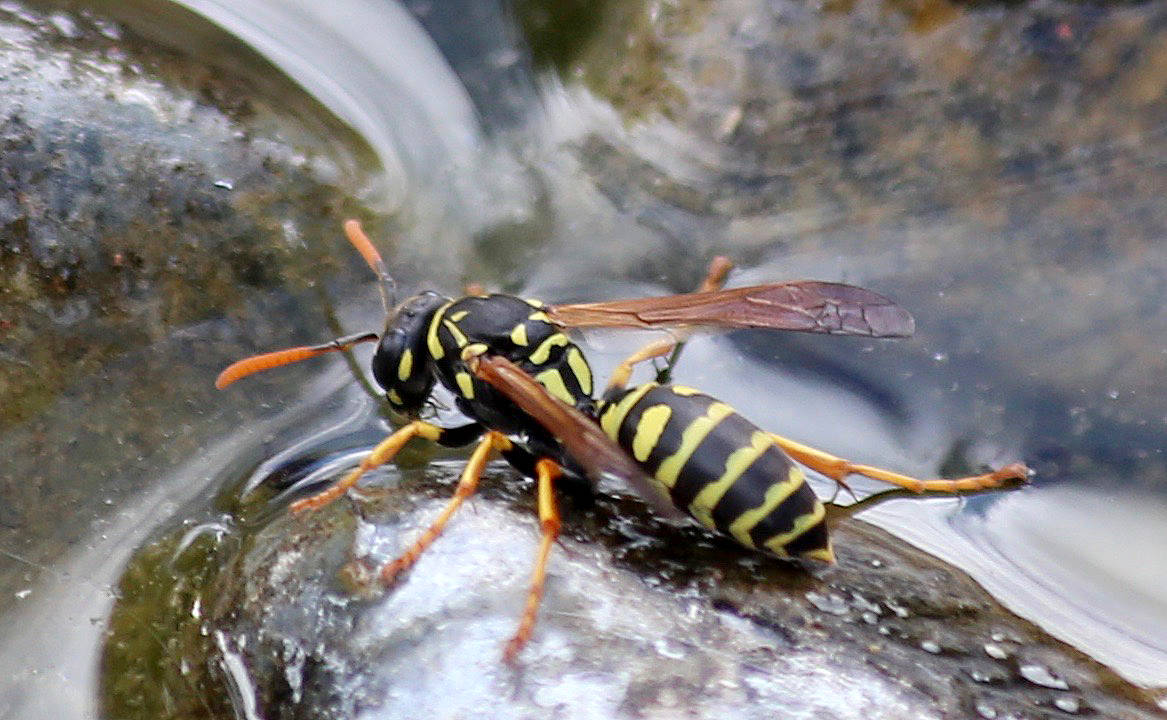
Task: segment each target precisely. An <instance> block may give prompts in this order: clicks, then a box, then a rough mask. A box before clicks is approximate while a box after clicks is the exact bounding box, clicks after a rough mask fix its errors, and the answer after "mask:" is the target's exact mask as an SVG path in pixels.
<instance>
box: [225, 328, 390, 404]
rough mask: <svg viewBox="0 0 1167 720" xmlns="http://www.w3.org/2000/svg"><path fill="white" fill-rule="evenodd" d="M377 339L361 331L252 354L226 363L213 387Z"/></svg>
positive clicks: (375, 335) (371, 334) (376, 336)
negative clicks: (355, 333)
mask: <svg viewBox="0 0 1167 720" xmlns="http://www.w3.org/2000/svg"><path fill="white" fill-rule="evenodd" d="M377 340H378V335H377V334H376V333H361V334H359V335H349V336H347V337H342V338H337V339H335V340H330V341H329V342H326V343H324V344H323V345H303V346H301V347H294V348H287V349H285V350H276V351H274V352H268V353H263V354H261V355H252V356H251V357H247V358H243V359H242V360H236V361H235V362H233V363H231V364H230V365H228V366H227V367H226V369H224V370H223V372H221V373H219V377H217V378H215V387H216V388H217V389H219V390H222V389H223V388H225V387H227V386H228V385H230V384H231V383H233V382H235V381H236V380H238V379H239V378H242V377H247V376H248V375H253V374H255V373H257V372H263V371H264V370H270V369H272V368H275V367H280V366H281V365H291V364H292V363H296V362H300V361H301V360H307V359H308V358H312V357H316V356H317V355H324V354H325V353H330V352H336V351H338V350H347V349H348V348H350V347H352V346H353V345H356V344H358V343H364V342H376V341H377Z"/></svg>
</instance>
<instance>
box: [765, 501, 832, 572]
mask: <svg viewBox="0 0 1167 720" xmlns="http://www.w3.org/2000/svg"><path fill="white" fill-rule="evenodd" d="M826 514H827V508H826V507H825V506H824V505H823V504H822V503H821V502H816V503H815V504H814V510H811V511H810V512H808V513H807V514H805V515H799V516H798V517H797V518H796V519H795V520H794V527H793V528H791V529H790V530H789V531H788V532H784V533H782V534H780V535H775V536H774V537H772V538H770V539H769V540H766V541H765V542H764V543H762V547H764V548H766V549H767V550H769V551H770V552H772V553H774V554H775V555H777V556H779V557H789V556H790V553H789V552H788V551H787V550H786V546H787V545H789V544H790V543H792V542H794V540H795V539H797V538H798V536H799V535H802V534H803V533H805V532H806V531H807V530H810V529H811V528H812V527H814V526H815V525H818V524H819V523H820V522H822V519H823V516H824V515H826ZM827 552H828V553H829V556H825V555H824V554H823V553H821V552H820V551H815V553H805V554H806V555H807V557H815V558H817V559H820V560H825V561H826V562H834V558H835V553H834V552H832V551H831V549H830V546H829V545H828V546H827ZM816 553H817V554H816ZM828 557H829V559H828Z"/></svg>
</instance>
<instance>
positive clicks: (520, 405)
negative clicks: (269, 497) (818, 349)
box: [215, 220, 1029, 662]
mask: <svg viewBox="0 0 1167 720" xmlns="http://www.w3.org/2000/svg"><path fill="white" fill-rule="evenodd" d="M344 230H345V235H346V237H347V238H348V240H349V242H350V243H351V244H352V245H353V246H354V247H355V248H356V249H357V250H358V251H359V252H360V253H361V255H362V257H363V258H364V259H365V262H366V264H367V265H368V266H369V267H370V268H371V269H372V270H373V272H374V273H375V274H376V275H377V276H378V279H379V281H380V282H379V288H380V292H381V300H382V305H383V306H384V309H385V312H386V318H387V319H386V323H385V327H384V329H383V330H382V331H381V332H380V333H373V332H367V333H361V334H357V335H350V336H346V337H341V338H337V339H335V340H332V341H330V342H327V343H324V344H321V345H312V346H304V347H295V348H289V349H285V350H279V351H275V352H270V353H264V354H261V355H256V356H253V357H249V358H245V359H243V360H240V361H238V362H235V363H233V364H232V365H230V366H229V367H227V368H226V369H225V370H223V372H222V373H221V374H220V375H219V377H218V379H217V380H216V383H215V384H216V387H218V388H220V389H222V388H224V387H226V386H227V385H229V384H231V383H233V382H235V381H236V380H238V379H240V378H242V377H244V376H247V375H250V374H252V373H256V372H260V371H263V370H268V369H271V368H274V367H277V366H281V365H286V364H289V363H293V362H298V361H300V360H304V359H307V358H311V357H316V356H319V355H323V354H326V353H331V352H336V351H341V350H347V349H348V348H351V347H352V346H354V345H357V344H360V343H366V342H376V343H377V346H376V349H375V351H374V353H373V358H372V373H373V377H374V379H375V380H376V382H377V384H378V385H380V387H381V388H382V389H383V390H384V392H385V396H386V398H387V399H388V402H389V405H390V406H391V407H392V408H393V410H394V411H396V412H397V413H398V414H400V415H402V416H404V417H405V418H408V422H407V423H405V424H404V425H403V426H401V427H400V428H399V429H397V430H396V431H395V432H393V433H392V434H391V435H390V436H389V437H387V438H386V439H385V440H384V441H382V442H381V443H380V444H378V445H377V446H376V447H375V448H374V449H373V450H372V451H371V452H370V453H369V454H368V455H367V456H365V458H364V459H363V460H362V461H361V462H360V464H359V465H358V466H357V467H355V468H353V469H352V470H351V471H350V472H349V473H348V474H346V475H345V476H343V477H342V478H341V479H340V480H338V481H336V482H335V483H333V484H332V485H331V486H329V487H327V488H325V489H324V490H321V491H319V492H317V493H316V494H314V495H311V496H309V497H305V498H302V499H300V500H297V501H295V502H293V503H292V504H291V511H292V512H293V513H300V512H304V511H308V510H315V509H319V508H321V507H324V506H325V505H327V504H328V503H330V502H332V501H333V500H335V499H337V498H339V497H341V496H342V495H344V494H345V493H346V492H347V491H348V490H349V489H350V488H352V487H353V486H354V485H356V484H357V482H358V481H359V480H360V478H361V477H362V475H364V474H365V473H366V472H368V471H369V470H371V469H373V468H376V467H378V466H381V465H384V464H386V463H388V462H390V461H392V460H393V458H394V457H395V456H396V454H397V453H398V452H399V451H400V450H401V449H402V448H403V447H404V446H405V444H406V443H408V442H409V441H410V440H412V439H414V438H422V439H424V440H427V441H430V442H434V443H438V444H440V445H443V446H448V447H460V446H468V445H471V444H474V443H476V445H475V448H474V450H473V451H472V453H471V454H470V457H469V460H468V461H467V463H466V466H465V468H464V469H463V471H462V473H461V476H460V479H459V481H458V484H457V487H456V489H455V491H454V495H453V497H452V498H451V499H450V501H449V502H448V503H447V504H446V506H445V508H444V509H443V510H442V511H441V512H440V513H439V515H438V516H437V517H436V518H435V519H434V521H433V523H432V524H431V525H430V526H429V527H428V528H427V529H426V530H425V531H424V532H423V533H422V534H421V535H420V536H419V537H418V538H417V539H416V540H415V541H414V542H413V543H412V544H411V545H410V546H408V547H407V548H406V549H405V551H404V552H403V553H402V554H401V555H400V556H398V557H397V558H395V559H394V560H392V561H391V562H388V563H386V564H384V565H383V566H382V567H381V568H379V570H378V571H377V574H378V577H379V579H380V581H381V582H382V583H383V584H384V585H385V586H389V585H391V584H392V583H393V582H395V580H396V579H397V578H398V577H399V576H400V575H401V574H402V573H403V572H405V571H406V570H408V569H409V568H410V567H411V566H413V564H414V563H416V561H417V559H418V558H419V557H420V555H421V554H422V553H423V552H424V551H425V549H426V548H427V547H429V546H430V545H431V544H432V543H433V542H434V541H435V540H436V539H437V538H438V536H439V535H440V534H441V532H442V530H443V529H444V528H445V526H446V524H447V522H448V521H449V520H450V518H451V516H452V515H453V514H454V513H455V512H456V511H457V509H458V508H459V507H460V506H461V505H462V503H463V502H464V501H465V500H466V499H467V498H468V497H470V496H471V495H472V494H473V493H474V491H475V490H476V488H477V485H478V481H479V478H480V476H481V475H482V473H483V470H484V468H485V466H486V464H487V463H488V462H489V461H490V459H491V457H492V456H493V455H494V454H495V453H497V454H499V455H500V456H501V457H502V458H503V459H505V460H506V461H507V462H508V463H510V464H511V465H512V466H513V467H514V468H516V469H517V470H518V471H519V472H521V473H523V474H525V475H527V476H528V477H531V478H533V479H534V480H535V487H536V499H537V508H538V517H539V529H540V542H539V546H538V550H537V552H536V557H535V564H534V570H533V573H532V577H531V581H530V585H529V588H528V593H527V600H526V604H525V607H524V609H523V612H522V615H521V617H520V620H519V624H518V628H517V629H516V631H515V633H514V635H513V636H512V637H511V638H510V640H509V641H508V643H507V644H506V647H505V650H504V659H505V660H506V661H508V662H510V661H513V660H514V659H515V658H516V657H517V655H518V653H519V651H520V650H521V649H522V648H523V646H524V645H525V644H526V643H527V641H528V640H529V639H530V637H531V635H532V633H533V629H534V625H535V620H536V616H537V613H538V607H539V604H540V601H541V599H542V596H543V588H544V582H545V577H546V568H547V562H548V558H549V556H550V552H551V548H552V546H553V545H554V543H555V541H556V539H557V538H558V536H559V533H560V529H561V520H560V515H559V511H558V507H557V503H556V492H555V489H556V483H557V482H558V481H560V480H561V479H563V478H564V476H568V477H570V478H582V479H585V480H588V481H597V480H599V479H601V478H605V477H609V478H616V479H619V480H623V481H625V482H626V483H628V484H629V485H631V486H632V487H633V488H634V489H636V490H637V491H639V492H640V493H641V494H642V495H644V496H645V497H646V499H648V500H649V501H650V502H654V504H656V505H657V507H669V506H671V507H672V508H675V509H679V510H680V511H683V512H684V513H687V514H688V515H690V516H691V517H693V518H695V519H696V520H697V521H698V522H700V523H701V524H702V525H704V526H705V527H706V528H709V529H710V530H713V531H716V532H719V533H721V534H724V535H727V536H729V537H730V538H732V539H734V540H736V541H737V542H738V543H739V544H741V545H743V546H745V547H747V548H750V549H754V550H759V551H762V552H766V553H769V554H771V555H774V556H778V557H781V558H801V559H808V560H814V561H820V562H825V563H833V562H834V551H833V549H832V546H831V541H830V537H829V534H828V530H827V524H826V511H825V506H824V504H823V502H822V501H821V500H820V499H819V498H818V496H817V495H816V494H815V493H814V491H813V490H812V489H811V487H810V485H809V484H808V483H807V481H806V477H805V475H804V473H803V471H802V469H801V468H800V465H802V466H806V467H809V468H810V469H812V470H815V471H817V472H819V473H822V474H823V475H826V476H827V477H829V478H831V479H833V480H834V481H836V482H837V483H838V484H839V485H840V487H846V482H845V478H846V477H848V476H850V475H853V474H857V475H862V476H866V477H869V478H873V479H876V480H880V481H883V482H887V483H890V484H893V485H897V486H899V487H901V488H906V489H907V490H911V491H914V492H925V491H930V492H960V491H975V490H984V489H989V488H995V487H999V486H1001V485H1003V484H1005V483H1008V482H1010V481H1014V480H1017V481H1024V480H1026V479H1027V478H1028V476H1029V470H1028V468H1026V467H1025V466H1024V465H1023V464H1021V463H1012V464H1009V465H1006V466H1004V467H1002V468H1000V469H998V470H996V471H993V472H990V473H986V474H983V475H975V476H969V477H964V478H957V479H935V480H920V479H917V478H913V477H909V476H906V475H901V474H899V473H895V472H891V471H888V470H884V469H881V468H876V467H871V466H867V465H859V464H855V463H852V462H850V461H848V460H844V459H842V458H839V457H836V456H834V455H831V454H829V453H826V452H823V451H821V450H817V449H815V448H811V447H808V446H806V445H802V444H800V443H797V442H795V441H793V440H790V439H788V438H785V437H782V436H779V435H775V434H773V433H770V432H767V431H765V430H762V429H761V428H759V427H757V426H756V425H754V424H753V423H751V422H750V421H749V420H747V419H746V418H744V417H742V416H741V415H740V414H738V413H737V412H736V411H734V410H733V409H732V408H731V407H730V406H729V405H727V404H725V403H723V402H721V401H719V400H717V399H716V398H714V397H712V396H710V395H707V394H705V393H702V392H699V391H698V390H695V389H692V388H689V387H685V386H681V385H674V384H670V383H668V382H667V378H668V374H669V371H670V370H671V367H672V363H673V362H675V360H676V358H677V354H678V353H679V351H680V349H681V347H682V345H683V343H684V342H685V340H686V339H687V337H688V336H689V335H690V334H691V333H692V332H694V331H695V330H698V329H702V328H720V329H734V328H754V329H770V330H784V331H800V332H812V333H828V334H834V335H859V336H866V337H876V338H890V337H907V336H910V335H911V334H912V333H913V332H914V330H915V321H914V320H913V318H912V316H911V315H910V314H909V313H908V312H907V311H905V310H904V309H903V308H900V307H899V306H898V305H896V304H895V303H894V302H892V301H891V300H888V299H887V298H885V297H883V296H881V295H879V294H877V293H875V292H872V291H870V290H865V289H863V288H859V287H854V286H851V285H844V284H840V283H829V282H819V281H801V282H787V283H773V284H764V285H754V286H750V287H740V288H732V289H724V288H723V285H724V281H725V278H726V275H727V273H728V271H729V269H730V264H729V262H728V261H727V260H725V259H723V258H718V259H716V260H715V261H714V262H713V263H712V264H711V266H710V269H709V272H708V275H707V277H706V278H705V281H704V282H703V284H702V286H701V287H700V288H699V289H698V290H697V291H696V292H693V293H687V294H681V295H670V296H664V297H648V298H638V299H631V300H617V301H609V302H595V303H575V304H558V305H548V304H544V303H542V302H540V301H538V300H531V299H525V298H519V297H515V296H512V295H504V294H472V295H468V296H466V297H461V298H457V299H455V298H450V297H446V296H443V295H441V294H439V293H436V292H433V291H425V292H421V293H419V294H417V295H414V296H412V297H410V298H408V299H406V300H404V301H403V302H401V303H399V304H396V303H395V297H394V296H395V285H394V283H393V280H392V278H391V277H390V276H389V274H388V272H387V270H386V266H385V263H384V261H383V260H382V258H381V256H380V254H379V253H378V252H377V250H376V248H375V247H374V246H373V244H372V242H370V240H369V239H368V237H367V236H366V235H365V234H364V232H363V231H362V230H361V227H360V225H359V223H357V222H356V221H353V220H350V221H348V222H347V223H345V225H344ZM594 327H613V328H618V327H623V328H641V329H667V330H669V334H668V337H666V338H664V339H659V340H656V341H653V342H650V343H648V344H647V345H645V346H644V347H642V348H640V349H639V350H637V351H636V352H635V353H633V354H632V355H631V356H629V357H628V358H626V359H625V360H624V361H623V362H621V363H620V364H619V365H618V366H617V367H616V369H615V370H614V371H613V372H612V375H611V379H610V380H609V382H608V383H607V385H606V387H605V389H604V390H603V392H602V393H601V394H600V395H599V397H598V398H597V397H595V388H594V379H593V375H592V371H591V367H590V365H589V363H588V361H587V359H586V358H585V357H584V354H583V352H582V351H581V350H580V348H579V347H578V346H577V345H576V344H575V343H574V342H573V341H572V340H571V338H570V337H569V336H568V335H567V333H566V331H567V330H568V329H572V328H594ZM659 358H667V360H666V361H665V368H664V370H662V371H660V372H658V376H657V381H656V382H650V383H644V384H640V385H635V386H629V379H630V377H631V374H632V371H633V369H634V368H635V367H636V366H637V365H638V364H640V363H642V362H645V361H648V360H653V359H659ZM438 383H440V384H441V385H442V386H444V387H445V388H446V389H447V390H449V391H450V392H451V393H452V394H453V396H454V398H455V403H456V405H457V407H458V409H459V410H460V411H461V413H462V414H463V415H465V416H466V418H468V420H469V422H468V423H466V424H462V425H456V426H452V427H442V426H439V425H436V424H434V423H432V422H429V421H427V420H424V419H422V418H421V414H422V410H423V409H424V408H425V406H426V403H427V402H429V401H430V397H431V394H432V393H433V391H434V387H435V385H437V384H438Z"/></svg>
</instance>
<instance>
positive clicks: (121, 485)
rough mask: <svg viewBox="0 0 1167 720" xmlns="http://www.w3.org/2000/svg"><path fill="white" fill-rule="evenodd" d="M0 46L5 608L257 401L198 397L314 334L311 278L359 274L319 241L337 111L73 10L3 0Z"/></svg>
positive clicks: (1, 590)
mask: <svg viewBox="0 0 1167 720" xmlns="http://www.w3.org/2000/svg"><path fill="white" fill-rule="evenodd" d="M0 48H2V52H0V455H3V456H4V457H5V458H6V460H5V462H4V463H3V467H2V468H0V494H2V495H3V497H4V503H3V509H2V510H0V543H3V545H4V547H5V548H6V549H7V550H8V551H9V552H11V553H13V554H14V557H16V558H18V559H19V562H6V563H4V564H2V565H0V597H4V598H8V597H10V596H11V595H10V588H16V587H19V586H21V584H22V583H24V584H26V583H27V582H28V581H29V575H30V574H31V575H34V576H37V575H40V574H41V573H42V571H43V570H44V569H45V568H44V565H43V564H44V563H46V562H48V561H49V560H51V559H52V558H54V557H56V556H57V555H59V554H60V553H61V552H63V551H64V550H66V549H67V548H69V547H70V546H72V545H75V544H77V543H79V542H80V541H81V540H82V538H83V537H85V536H86V534H87V533H89V532H90V531H91V530H92V529H93V526H94V525H95V524H96V525H98V526H100V525H101V523H102V521H101V518H103V517H104V516H105V515H107V514H108V513H109V512H110V511H111V508H114V507H116V506H119V505H120V503H121V502H122V501H123V500H124V499H125V498H129V497H134V496H135V495H136V494H138V493H141V492H144V491H145V490H147V489H149V488H151V487H152V486H153V482H152V479H153V478H152V477H151V475H150V473H149V472H148V471H147V468H150V467H158V466H159V465H163V466H165V465H166V464H167V463H170V464H173V463H177V462H179V461H180V460H181V459H182V458H185V457H188V456H190V455H191V454H192V453H194V452H197V451H198V449H199V448H201V447H202V446H203V445H204V443H206V442H207V441H208V438H210V437H213V436H214V434H215V433H216V432H219V431H225V428H230V427H239V426H240V424H241V423H242V422H244V421H242V420H241V419H240V418H241V417H255V416H256V415H258V414H259V413H260V408H258V407H257V406H256V404H255V403H254V401H252V402H250V403H240V404H239V405H236V404H235V403H233V402H231V401H230V400H225V401H223V404H216V403H214V402H211V401H208V399H207V398H206V395H207V391H208V388H210V381H211V379H212V378H213V376H214V373H215V372H217V369H218V368H219V367H220V366H221V365H222V363H223V360H222V358H224V357H230V356H238V355H243V354H247V353H249V352H251V351H252V349H253V348H254V347H256V345H255V344H254V343H261V344H265V345H270V344H291V341H292V339H293V338H296V337H299V338H303V337H306V336H309V335H313V334H315V336H317V337H318V336H319V334H321V331H320V328H321V327H324V326H325V325H326V324H327V321H326V319H325V317H324V314H323V313H321V312H320V311H319V308H320V304H319V290H317V289H315V286H316V285H317V284H318V283H319V284H320V285H321V287H323V286H326V285H328V284H329V283H331V282H333V281H334V280H335V279H336V278H337V277H339V276H341V275H343V274H345V273H347V272H353V273H354V275H355V273H358V272H360V273H365V272H367V271H365V270H363V269H362V268H360V266H359V260H358V259H356V258H352V257H351V256H350V255H349V254H347V253H338V252H335V250H336V248H337V247H340V246H341V245H343V240H342V239H341V238H340V236H339V232H338V228H339V224H340V219H341V217H342V216H347V215H349V214H350V213H352V212H353V211H356V210H359V205H358V204H357V203H356V201H355V200H354V198H353V197H352V196H351V195H350V194H349V193H348V192H346V191H345V190H344V189H342V187H341V186H340V185H339V184H338V183H340V182H342V181H343V182H346V183H349V184H351V185H353V186H355V185H358V184H359V183H360V182H361V181H362V177H364V173H365V170H364V169H362V162H363V161H361V160H360V158H359V149H358V148H357V147H355V146H354V147H349V148H345V147H344V146H343V143H342V142H338V140H340V139H341V138H343V137H346V136H345V134H344V133H343V132H341V131H339V130H337V131H336V133H337V134H335V135H332V136H329V137H328V138H327V139H326V140H324V139H320V138H319V137H318V138H317V139H316V140H315V141H313V140H311V139H310V138H311V137H312V135H311V133H312V132H315V131H317V130H328V129H329V128H332V129H335V123H333V122H331V121H328V120H327V119H326V116H325V114H324V113H323V111H321V110H320V109H319V108H313V106H312V105H311V103H310V102H309V101H307V100H305V99H304V98H302V97H297V96H296V95H294V94H292V93H290V92H289V93H287V94H285V95H283V96H282V97H281V98H280V99H281V101H282V103H283V104H282V105H277V104H276V103H275V102H274V101H273V100H271V99H270V98H269V97H268V96H267V95H265V92H266V91H267V90H268V89H270V87H271V85H264V84H263V83H261V82H259V79H258V78H259V77H260V76H259V75H247V74H245V73H241V72H229V71H227V70H223V69H220V68H217V67H216V66H215V65H214V64H209V63H207V62H204V61H202V60H196V59H192V58H190V57H187V56H185V55H182V54H179V53H176V52H173V51H171V50H168V49H167V48H165V47H160V46H158V45H157V44H154V43H151V42H148V41H146V40H144V39H143V38H142V37H140V36H138V35H136V34H135V33H133V32H131V31H129V30H127V29H125V28H124V27H122V26H121V25H119V24H117V23H115V22H112V21H110V20H108V19H107V18H104V17H101V16H99V15H97V14H93V13H90V12H87V11H78V12H67V11H64V10H60V11H51V12H50V11H46V10H39V9H35V8H31V7H26V6H24V5H23V4H21V3H19V2H5V3H3V4H2V5H0ZM241 66H242V63H237V65H236V70H238V69H239V68H240V67H241ZM263 72H270V68H264V69H263ZM276 86H278V87H279V88H280V90H281V91H283V90H286V88H284V87H283V86H280V85H279V83H276ZM285 138H296V139H298V140H300V141H302V142H303V143H304V145H297V144H294V143H293V142H291V141H290V140H288V139H285ZM334 241H335V242H334ZM334 258H340V259H339V260H334ZM350 260H351V261H352V262H349V261H350ZM362 277H363V275H362ZM296 303H301V304H302V306H303V307H305V308H306V310H305V311H303V312H287V308H288V307H289V306H294V305H295V304H296ZM279 308H283V310H282V311H281V310H279ZM225 316H231V317H234V318H237V319H238V320H239V321H240V322H239V325H237V326H233V325H232V324H231V323H229V322H226V321H224V320H223V318H224V317H225ZM302 320H304V321H306V322H304V323H303V324H301V321H302ZM309 328H310V329H309ZM325 332H327V331H325ZM178 370H181V372H178ZM199 408H203V409H205V410H209V412H208V414H207V415H205V419H206V420H207V423H206V424H205V425H204V424H201V423H200V424H199V426H198V428H195V427H194V426H193V424H192V423H191V422H190V419H191V413H192V412H199ZM236 413H239V414H236ZM220 421H221V422H222V423H223V424H222V425H219V422H220ZM216 427H218V428H219V430H216V429H215V428H216ZM6 603H7V601H4V603H0V608H2V607H4V604H6Z"/></svg>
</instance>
